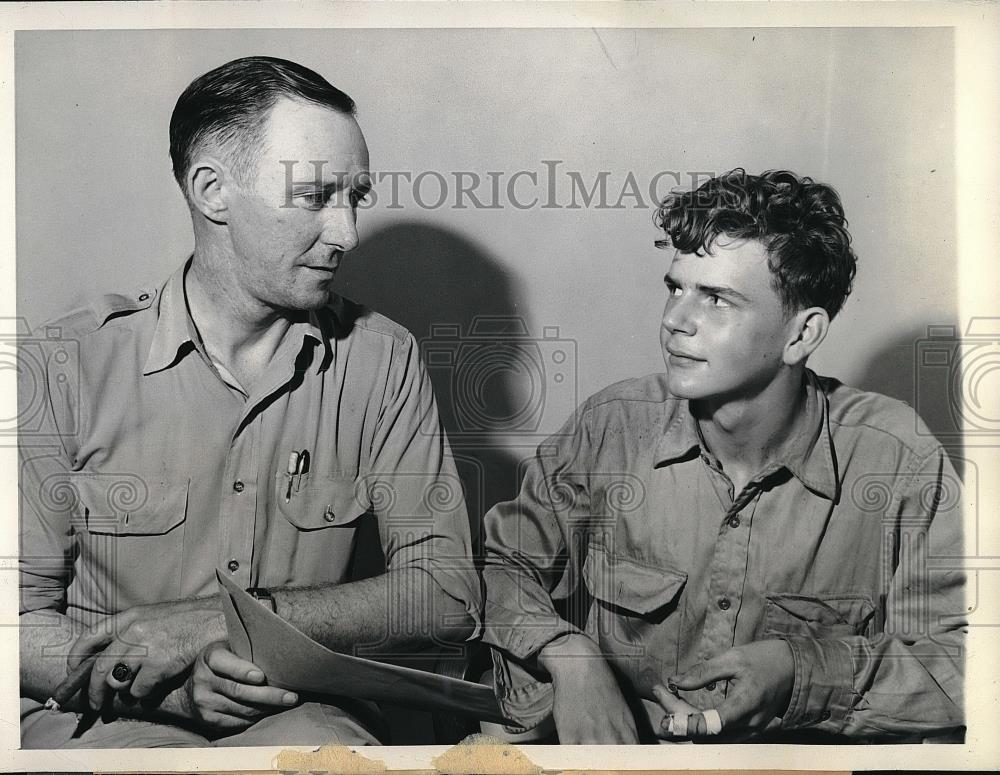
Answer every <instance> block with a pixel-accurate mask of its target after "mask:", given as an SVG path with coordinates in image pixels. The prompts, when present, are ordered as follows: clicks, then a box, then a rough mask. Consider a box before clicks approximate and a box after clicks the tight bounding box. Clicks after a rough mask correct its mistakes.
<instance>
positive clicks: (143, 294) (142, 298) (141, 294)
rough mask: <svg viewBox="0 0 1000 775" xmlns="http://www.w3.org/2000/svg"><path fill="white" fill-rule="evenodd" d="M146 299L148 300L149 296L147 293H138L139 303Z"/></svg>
mask: <svg viewBox="0 0 1000 775" xmlns="http://www.w3.org/2000/svg"><path fill="white" fill-rule="evenodd" d="M148 298H149V294H148V293H140V294H139V301H145V300H146V299H148Z"/></svg>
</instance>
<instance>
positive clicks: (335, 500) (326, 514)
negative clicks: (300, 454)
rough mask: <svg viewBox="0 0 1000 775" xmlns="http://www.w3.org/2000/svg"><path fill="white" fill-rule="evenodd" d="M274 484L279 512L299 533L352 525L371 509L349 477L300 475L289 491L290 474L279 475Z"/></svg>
mask: <svg viewBox="0 0 1000 775" xmlns="http://www.w3.org/2000/svg"><path fill="white" fill-rule="evenodd" d="M275 480H276V482H277V501H278V511H280V512H281V514H282V516H283V517H284V518H285V519H287V520H288V521H289V522H291V523H292V524H293V525H294V526H295V527H297V528H298V529H299V530H306V531H310V530H323V529H325V528H331V527H343V526H346V525H350V524H352V523H353V522H355V521H357V520H358V519H360V518H361V517H362V516H364V515H365V514H366V513H367V511H368V508H369V505H368V502H367V499H366V496H365V491H364V489H363V488H361V487H359V486H358V482H357V481H356V480H355V479H354V478H352V477H349V476H336V475H330V474H316V473H312V472H310V473H306V474H301V475H299V476H298V477H296V480H293V483H292V487H291V490H290V491H289V488H288V475H287V474H285V473H279V474H277V475H276V477H275ZM286 495H288V500H287V501H286V500H285V496H286Z"/></svg>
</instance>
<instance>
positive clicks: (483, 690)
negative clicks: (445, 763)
mask: <svg viewBox="0 0 1000 775" xmlns="http://www.w3.org/2000/svg"><path fill="white" fill-rule="evenodd" d="M218 577H219V583H220V584H221V585H222V589H223V591H224V593H225V594H223V595H222V605H223V610H224V611H225V616H226V627H227V629H228V630H229V644H230V648H232V650H233V652H234V653H235V654H236V655H237V656H239V657H241V658H243V659H246V660H249V661H251V662H253V663H254V664H255V665H257V666H258V667H259V668H260V669H261V670H263V671H264V675H266V676H267V680H268V683H270V684H272V685H274V686H280V687H282V688H284V689H292V690H294V691H303V692H306V691H308V692H315V693H319V694H334V695H342V696H345V697H354V698H358V699H366V700H375V701H376V702H378V701H384V702H389V703H393V704H396V705H403V706H406V707H411V708H422V709H427V710H446V711H450V712H453V713H457V714H461V715H466V716H472V717H475V718H478V719H482V720H485V721H493V722H498V723H508V724H509V723H511V722H510V721H508V720H507V719H506V718H505V717H504V716H503V714H502V713H501V712H500V707H499V705H498V704H497V701H496V696H495V695H494V694H493V689H492V688H490V687H489V686H483V685H481V684H477V683H472V682H471V681H462V680H459V679H456V678H449V677H447V676H442V675H437V674H436V673H430V672H427V671H424V670H414V669H413V668H410V667H400V666H397V665H388V664H385V663H383V662H375V661H373V660H370V659H363V658H361V657H354V656H350V655H347V654H339V653H337V652H334V651H330V650H329V649H328V648H326V647H324V646H321V645H320V644H319V643H317V642H316V641H314V640H312V638H310V637H308V636H307V635H305V634H304V633H302V632H300V631H299V630H297V629H295V627H293V626H292V625H290V624H289V623H288V622H286V621H285V620H284V619H282V618H281V617H279V616H276V615H275V614H274V613H272V612H271V610H270V609H269V608H267V607H266V606H263V605H261V604H260V603H258V602H257V601H256V600H254V599H253V597H251V596H250V595H248V594H247V593H246V592H245V591H244V590H242V589H241V588H240V587H239V586H237V585H236V584H234V583H233V582H232V581H231V580H230V579H228V578H226V577H225V576H224V575H223V574H222V573H219V574H218Z"/></svg>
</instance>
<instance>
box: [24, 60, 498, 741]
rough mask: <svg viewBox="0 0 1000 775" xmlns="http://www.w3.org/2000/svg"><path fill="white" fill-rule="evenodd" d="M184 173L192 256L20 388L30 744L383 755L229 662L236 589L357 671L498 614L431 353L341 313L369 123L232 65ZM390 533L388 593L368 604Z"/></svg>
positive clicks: (81, 315) (308, 81)
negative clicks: (371, 651) (484, 613)
mask: <svg viewBox="0 0 1000 775" xmlns="http://www.w3.org/2000/svg"><path fill="white" fill-rule="evenodd" d="M170 151H171V158H172V160H173V164H174V174H175V177H176V178H177V181H178V183H179V184H180V186H181V190H182V191H183V193H184V196H185V199H186V201H187V203H188V206H189V209H190V212H191V218H192V222H193V225H194V236H195V248H194V254H193V256H192V257H191V258H190V259H189V260H188V261H186V262H185V263H184V265H183V266H181V267H179V268H178V269H177V271H176V272H175V273H174V274H173V276H172V277H171V278H170V279H169V280H168V281H167V282H166V283H165V284H164V285H163V286H162V287H161V288H159V289H156V290H148V291H144V292H141V293H136V294H135V295H134V296H131V297H127V296H107V297H104V298H102V299H100V300H98V301H96V302H95V303H93V304H90V305H87V306H86V307H84V308H82V309H80V310H77V311H75V312H72V313H70V314H68V315H66V316H65V317H63V318H61V319H60V320H58V321H55V322H53V323H51V324H49V327H48V330H50V331H51V330H53V328H54V327H57V329H58V331H59V333H60V336H59V337H58V338H56V339H53V340H52V341H46V342H38V343H34V344H37V346H38V347H39V348H42V347H43V348H44V349H45V350H46V357H45V359H36V360H38V362H39V363H44V364H45V370H44V373H43V374H41V375H32V374H29V373H26V374H25V376H28V377H30V376H39V377H40V380H39V382H38V383H34V382H31V381H30V380H26V381H25V382H24V384H23V386H22V387H23V391H22V393H21V399H20V400H21V406H22V407H41V408H40V409H39V410H38V411H39V412H40V414H39V415H38V416H41V417H42V418H43V420H42V421H40V422H38V423H36V425H37V426H38V427H37V428H34V432H32V433H30V434H29V433H28V432H27V430H22V432H21V438H20V442H21V443H20V452H21V456H22V464H21V470H20V474H21V478H20V488H21V495H22V510H21V537H22V538H21V618H20V624H21V632H20V635H21V690H22V695H23V699H22V721H21V726H22V745H23V746H24V747H26V748H39V747H44V748H56V747H61V746H74V747H96V746H100V747H133V746H142V747H146V746H163V745H186V746H200V745H209V744H218V745H320V744H325V743H334V742H336V743H344V744H365V743H374V742H377V740H376V737H375V736H374V734H373V732H372V725H371V724H370V723H367V721H366V718H365V716H364V712H365V710H366V709H365V708H364V707H362V705H361V704H359V703H353V702H349V701H347V700H345V701H344V702H343V703H336V704H327V703H318V702H301V699H300V698H299V697H297V696H296V695H295V694H293V693H291V692H286V691H283V690H281V689H278V688H276V687H272V686H268V685H267V681H266V676H264V674H263V673H262V672H261V671H260V670H258V669H257V668H256V667H255V666H254V665H252V664H250V663H248V662H244V661H243V660H240V659H238V658H237V657H236V656H235V655H234V654H232V653H231V652H230V651H229V650H228V649H227V648H226V646H225V644H224V643H223V642H222V641H224V640H225V637H226V629H225V624H224V621H223V618H222V613H221V610H220V606H219V602H218V598H217V596H216V594H215V593H216V591H217V588H218V584H217V580H216V569H217V568H219V569H221V570H222V572H224V573H226V574H228V575H229V576H230V578H232V579H234V580H235V581H236V582H237V583H238V584H240V585H241V586H243V587H248V588H256V594H257V595H258V596H259V597H261V598H262V604H266V605H270V606H272V607H273V608H274V609H275V610H276V612H277V613H278V615H280V616H282V617H283V618H285V619H287V620H289V621H290V622H292V623H293V624H294V625H295V626H297V627H298V628H299V629H301V630H303V631H304V632H306V633H307V634H309V635H311V636H312V637H313V638H315V639H316V640H319V641H321V642H323V643H325V644H326V645H328V646H329V647H330V648H333V649H336V650H339V651H347V652H350V651H352V650H353V648H354V647H355V646H356V645H360V644H371V645H375V644H382V645H384V646H385V647H386V648H392V649H396V650H399V649H406V648H409V647H412V646H415V645H417V644H418V643H421V644H422V643H424V642H426V641H429V640H431V639H433V638H446V639H451V640H455V639H457V640H461V639H463V638H465V637H467V636H469V635H470V634H472V632H473V629H474V627H475V624H476V622H477V621H478V618H479V613H478V612H479V608H480V605H481V592H480V581H479V578H478V576H477V574H476V572H475V570H474V566H473V564H472V561H471V558H470V555H471V542H470V531H469V525H468V521H467V517H466V513H465V508H464V502H463V499H462V496H461V485H460V483H459V480H458V477H457V475H456V472H455V468H454V464H453V462H452V459H451V456H450V452H449V450H448V445H447V442H446V441H445V439H444V436H443V433H442V431H441V428H440V425H439V423H438V416H437V410H436V406H435V402H434V396H433V393H432V390H431V384H430V380H429V379H428V376H427V373H426V371H425V369H424V367H423V364H422V363H421V361H420V357H419V354H418V350H417V346H416V343H415V341H414V339H413V337H412V336H411V335H410V334H409V333H408V332H406V331H405V330H404V329H403V328H401V327H400V326H398V325H396V324H395V323H393V322H391V321H389V320H387V319H386V318H384V317H382V316H380V315H378V314H376V313H374V312H371V311H370V310H366V309H363V308H361V307H359V306H358V305H356V304H354V303H352V302H350V301H347V300H346V299H343V298H340V297H338V296H336V295H335V294H334V293H333V292H332V289H331V285H332V281H333V277H334V274H335V272H336V270H337V267H338V264H339V263H340V261H341V260H342V258H343V256H344V254H345V253H347V252H348V251H350V250H352V249H353V248H354V247H356V246H357V244H358V232H357V228H356V223H355V221H356V215H357V213H356V205H357V203H358V200H359V198H361V197H363V196H364V195H365V192H366V190H367V186H368V148H367V146H366V144H365V139H364V136H363V135H362V133H361V129H360V127H359V126H358V123H357V121H356V120H355V118H354V103H353V101H352V100H351V99H350V97H348V96H347V95H346V94H344V93H343V92H341V91H339V90H338V89H336V88H335V87H333V86H332V85H330V84H329V83H328V82H327V81H326V80H324V79H323V78H322V77H320V76H319V75H317V74H316V73H314V72H312V71H311V70H308V69H307V68H304V67H302V66H301V65H297V64H295V63H293V62H287V61H285V60H280V59H273V58H268V57H250V58H246V59H239V60H235V61H233V62H229V63H227V64H225V65H222V66H221V67H219V68H217V69H215V70H213V71H211V72H209V73H206V74H205V75H203V76H201V77H200V78H198V79H196V80H195V81H194V82H193V83H192V84H191V85H190V86H189V87H188V88H187V89H186V90H185V91H184V93H183V94H182V95H181V97H180V99H179V100H178V102H177V105H176V107H175V109H174V113H173V116H172V118H171V123H170ZM32 346H34V345H32ZM72 346H75V347H76V348H77V349H78V356H77V357H73V358H70V357H68V354H70V353H71V350H72ZM30 352H31V351H27V350H26V356H27V355H28V354H30ZM39 387H41V390H38V388H39ZM442 489H444V490H445V491H446V492H449V493H451V494H452V495H453V496H454V497H453V498H452V499H450V503H448V504H447V506H446V507H445V508H435V507H434V506H433V505H432V504H433V503H441V502H442V501H441V498H440V497H439V498H436V499H435V498H429V497H427V496H428V495H429V494H430V493H432V492H436V493H438V495H440V492H441V491H442ZM445 500H448V499H445ZM369 511H370V512H374V514H375V517H376V518H377V520H378V527H379V535H380V537H381V540H382V548H383V551H384V554H385V559H386V565H387V572H386V573H385V574H383V575H381V576H377V577H375V578H369V579H365V580H360V581H351V579H350V572H351V567H352V560H353V557H354V552H355V539H356V535H357V530H358V527H359V525H360V520H361V518H362V517H363V516H364V515H365V514H366V512H369ZM268 587H270V588H271V589H270V590H268V589H266V588H268ZM446 623H447V626H446ZM91 656H93V657H95V661H94V662H93V665H92V668H91V672H90V676H89V682H88V683H86V684H85V685H84V687H83V689H82V691H81V692H80V694H79V695H78V696H76V697H73V698H72V699H71V701H70V702H68V703H66V706H65V707H64V708H63V710H62V711H59V710H55V711H53V710H49V709H46V708H43V706H42V702H44V701H45V700H46V698H48V697H50V696H51V695H52V693H53V691H54V689H55V688H56V687H57V686H58V685H59V684H60V683H61V682H63V681H64V679H66V676H67V658H68V660H69V664H68V667H69V668H70V669H73V668H76V667H77V666H78V665H81V664H84V665H86V662H85V660H86V659H87V658H88V657H91ZM88 710H89V711H91V712H90V713H85V712H86V711H88ZM95 712H100V714H101V718H95ZM81 719H84V721H85V723H84V724H82V725H80V724H79V723H78V722H80V721H81Z"/></svg>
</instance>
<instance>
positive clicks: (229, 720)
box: [185, 641, 299, 734]
mask: <svg viewBox="0 0 1000 775" xmlns="http://www.w3.org/2000/svg"><path fill="white" fill-rule="evenodd" d="M266 681H267V679H266V678H265V676H264V672H263V671H262V670H261V669H260V668H259V667H257V666H256V665H255V664H253V663H252V662H247V661H246V660H245V659H240V658H239V657H238V656H236V655H235V654H233V653H232V652H231V651H230V650H229V649H228V647H227V645H226V644H225V643H223V642H221V641H216V642H215V643H210V644H209V645H208V646H206V647H205V649H204V650H203V651H202V652H201V653H200V654H199V655H198V658H197V659H196V660H195V663H194V669H193V670H192V671H191V677H190V678H188V680H187V683H186V684H185V689H186V691H187V696H188V703H189V710H190V713H191V717H192V718H193V719H194V720H195V721H198V722H200V723H201V724H202V725H203V726H205V727H207V728H209V729H211V730H213V731H214V732H216V733H220V734H233V733H235V732H239V731H241V730H244V729H246V728H247V727H249V726H252V725H253V724H254V723H255V722H256V721H258V720H260V719H261V718H263V717H264V716H270V715H271V714H273V713H280V712H281V711H283V710H288V709H289V708H291V707H292V706H294V705H296V704H298V701H299V698H298V695H296V694H295V693H294V692H290V691H288V690H287V689H279V688H278V687H276V686H267V685H266Z"/></svg>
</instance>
